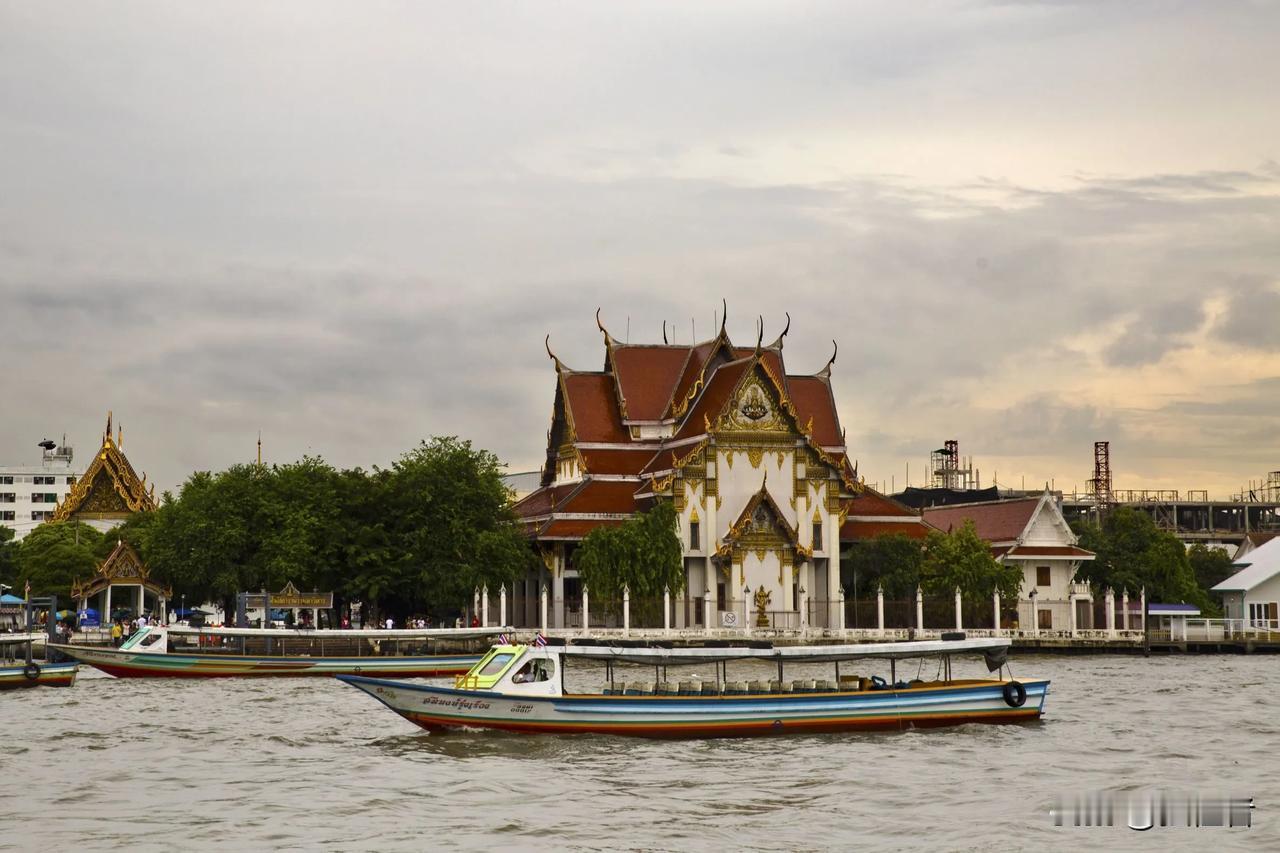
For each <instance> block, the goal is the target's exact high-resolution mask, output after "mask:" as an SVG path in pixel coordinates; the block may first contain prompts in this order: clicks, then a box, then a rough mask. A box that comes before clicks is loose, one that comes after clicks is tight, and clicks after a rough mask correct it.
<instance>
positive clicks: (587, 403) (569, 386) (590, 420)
mask: <svg viewBox="0 0 1280 853" xmlns="http://www.w3.org/2000/svg"><path fill="white" fill-rule="evenodd" d="M564 387H565V391H566V392H567V395H566V396H567V398H568V399H567V400H566V405H567V406H568V407H569V411H570V412H571V413H572V417H573V426H574V429H575V430H576V431H577V435H578V441H600V442H607V441H608V442H629V441H631V434H630V433H629V432H628V431H627V430H625V429H623V426H622V418H621V417H620V415H619V411H618V401H617V398H616V397H615V396H614V389H613V377H612V376H610V375H609V374H607V373H566V374H565V377H564Z"/></svg>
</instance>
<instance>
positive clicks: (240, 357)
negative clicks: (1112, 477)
mask: <svg viewBox="0 0 1280 853" xmlns="http://www.w3.org/2000/svg"><path fill="white" fill-rule="evenodd" d="M1277 43H1280V6H1278V5H1277V4H1276V3H1274V2H1262V0H1258V2H1238V3H1235V2H1215V3H1156V2H1150V3H1145V2H1131V3H1102V2H1099V3H1091V2H1078V3H1054V2H1042V3H1036V2H1026V3H1014V2H993V3H982V2H977V0H968V1H967V2H949V3H917V4H896V3H883V4H877V3H847V2H838V3H806V4H800V5H797V4H782V3H777V4H770V3H750V2H747V3H744V2H734V3H700V4H689V3H655V2H644V3H637V4H618V3H607V4H605V3H591V2H587V3H561V4H554V5H548V4H529V3H492V4H483V5H481V4H456V3H439V4H429V3H359V4H356V3H348V4H326V3H317V2H297V3H272V4H267V5H265V6H264V5H263V4H257V3H244V4H237V3H215V4H197V3H183V4H177V3H151V4H148V3H130V4H126V5H121V4H115V3H100V4H95V3H78V4H74V5H65V4H64V5H58V4H44V3H14V2H8V0H0V359H2V360H0V365H3V367H0V376H3V389H2V390H3V393H2V394H0V399H2V400H3V403H0V411H2V412H3V416H2V417H0V461H3V462H4V463H6V464H21V463H27V462H30V461H33V460H34V459H35V458H36V456H37V455H38V452H39V451H38V449H37V448H36V447H35V443H36V442H37V441H38V440H40V439H41V438H43V437H45V436H46V435H52V436H55V437H60V435H61V434H62V433H63V432H65V433H67V436H68V439H69V440H71V441H72V442H73V443H75V444H77V445H78V447H79V450H80V458H81V459H82V460H83V459H85V457H86V456H87V454H88V453H89V452H90V451H91V450H92V445H93V444H94V443H95V442H96V441H97V439H98V437H99V436H100V432H101V428H102V421H103V420H104V418H105V414H106V411H107V410H108V409H113V410H114V411H115V413H116V417H117V419H118V420H120V421H122V422H123V424H124V426H125V449H126V451H127V452H128V453H129V455H130V457H131V459H132V460H133V461H134V464H135V465H136V466H137V467H139V468H141V469H145V470H146V471H147V472H148V473H149V474H150V475H151V479H152V480H154V481H156V482H157V483H158V484H159V487H161V488H172V487H175V486H176V485H178V484H179V483H180V482H181V481H182V480H183V479H184V478H185V477H186V476H187V474H189V473H190V472H191V471H192V470H194V469H218V468H221V467H224V466H226V465H228V464H231V463H233V462H236V461H245V460H249V459H251V458H252V456H253V453H254V443H255V441H256V438H257V434H258V431H259V430H261V431H262V434H263V442H264V447H265V454H266V456H267V458H268V459H269V460H270V461H289V460H292V459H295V458H297V457H298V456H300V455H301V454H303V453H316V454H320V455H322V456H324V457H325V458H327V459H329V460H330V461H332V462H333V463H335V464H338V465H342V466H354V465H362V466H366V467H368V466H371V465H374V464H382V465H385V464H387V463H389V462H390V461H391V460H392V459H394V458H395V457H396V456H397V455H398V454H399V453H400V452H402V451H403V450H405V449H407V448H408V447H410V446H412V445H413V444H414V443H416V441H418V440H419V439H421V438H424V437H427V436H430V435H432V434H458V435H462V436H465V437H469V438H472V439H473V440H474V441H476V442H477V443H478V444H480V445H482V446H485V447H489V448H491V449H493V450H494V451H496V452H497V453H498V454H499V455H500V456H501V457H502V458H503V459H505V460H507V461H508V462H509V463H510V465H511V468H512V469H513V470H527V469H531V468H536V467H537V466H538V465H539V464H540V463H541V460H542V456H543V445H544V441H545V431H546V428H547V425H548V423H549V414H550V407H551V399H552V392H553V386H554V379H553V373H552V370H551V367H550V364H549V362H548V361H547V359H546V356H545V353H544V352H543V349H542V347H543V343H542V342H543V336H544V335H546V334H547V333H550V334H551V341H552V346H553V348H554V349H555V351H556V353H557V355H559V357H560V358H561V359H562V360H564V361H565V362H566V363H567V364H569V365H571V366H574V367H578V368H581V369H599V367H600V365H601V363H602V361H603V353H602V348H601V340H600V336H599V333H598V332H597V331H596V329H595V321H594V317H593V315H594V313H595V309H596V308H597V306H599V307H602V308H603V316H604V318H605V320H606V322H607V324H608V325H609V327H610V329H611V331H612V332H613V334H614V335H615V336H617V337H619V338H623V337H626V336H627V333H628V327H629V329H630V338H631V340H633V341H640V340H649V341H655V340H660V339H661V324H662V321H663V320H664V319H665V320H667V321H671V322H674V323H675V329H676V331H675V335H676V340H678V341H681V342H684V341H688V340H690V339H691V338H692V336H693V335H694V334H695V333H696V335H697V336H698V337H699V338H702V337H706V336H708V335H709V334H710V333H711V332H712V331H713V329H712V324H713V322H714V315H715V312H716V311H717V310H718V309H719V305H720V300H721V298H722V297H723V298H727V299H728V301H729V324H728V325H729V330H730V333H731V334H732V335H733V336H734V337H735V338H737V339H739V340H741V341H743V342H750V341H751V340H752V339H753V337H754V323H755V317H756V315H757V314H763V315H764V316H765V321H766V335H767V336H768V337H769V338H770V339H771V338H772V337H773V336H775V335H776V334H777V332H778V331H780V329H781V326H782V323H783V321H784V320H783V313H784V311H789V312H790V313H791V316H792V320H793V322H792V327H791V334H790V335H789V336H788V338H787V340H786V351H787V359H788V366H789V368H790V369H791V371H792V372H812V371H816V370H818V369H819V368H821V367H822V365H823V364H824V363H825V362H826V360H827V358H828V357H829V355H830V351H831V340H832V339H833V338H834V339H836V340H838V341H839V344H840V350H839V357H838V360H837V362H836V365H835V369H834V381H835V383H836V390H837V394H838V400H839V403H840V405H841V414H842V418H843V420H844V423H845V426H846V428H847V431H848V442H849V446H850V452H851V454H852V455H853V456H854V457H856V458H857V459H858V460H859V463H860V470H861V472H862V473H864V474H866V475H867V477H868V479H869V480H871V481H877V480H879V481H883V482H884V485H885V486H888V485H889V483H890V480H891V478H892V481H893V484H894V485H896V486H897V487H899V488H900V487H901V486H902V484H903V480H904V479H905V476H906V474H907V466H908V465H910V468H911V476H912V481H913V482H914V483H916V484H919V480H920V477H921V474H922V473H923V468H924V464H923V463H924V461H925V459H926V458H927V455H928V452H929V451H930V450H931V449H932V448H934V447H937V446H939V445H940V444H941V442H942V441H943V440H945V439H948V438H957V439H959V440H960V443H961V449H962V452H964V453H966V454H972V455H973V456H974V457H975V462H976V464H977V465H978V466H979V468H980V469H981V471H982V475H983V480H984V484H985V483H986V482H987V481H989V479H990V477H991V476H992V475H998V476H999V479H1000V482H1001V483H1004V484H1009V485H1018V484H1019V483H1020V482H1021V481H1022V480H1023V479H1025V481H1026V482H1027V484H1028V485H1032V484H1036V483H1040V482H1044V481H1050V480H1052V481H1054V483H1055V485H1057V486H1058V487H1060V488H1062V487H1065V488H1067V489H1070V488H1072V487H1073V486H1081V487H1082V486H1083V484H1084V481H1085V480H1086V479H1087V478H1088V477H1089V476H1090V473H1091V466H1092V442H1093V441H1094V440H1103V439H1105V440H1110V441H1111V442H1112V452H1113V468H1114V470H1115V472H1116V486H1117V487H1118V488H1176V489H1183V490H1185V489H1192V488H1196V489H1200V488H1203V489H1209V490H1210V491H1211V492H1213V493H1215V494H1219V495H1225V494H1227V493H1229V492H1232V491H1236V490H1237V489H1239V488H1240V487H1241V486H1242V485H1244V483H1245V482H1246V481H1247V480H1249V479H1251V478H1255V479H1256V478H1258V477H1260V476H1262V474H1263V473H1264V472H1265V471H1267V470H1270V469H1277V468H1280V430H1277V429H1276V424H1277V420H1278V418H1280V407H1278V405H1277V402H1276V401H1277V400H1278V399H1280V394H1278V393H1277V388H1278V387H1280V165H1278V163H1280V151H1278V150H1277V149H1278V148H1280V142H1278V140H1280V110H1278V109H1276V97H1277V95H1276V89H1275V85H1276V80H1277V79H1280V54H1278V53H1277V51H1276V44H1277Z"/></svg>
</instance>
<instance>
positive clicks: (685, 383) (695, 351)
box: [671, 341, 715, 407]
mask: <svg viewBox="0 0 1280 853" xmlns="http://www.w3.org/2000/svg"><path fill="white" fill-rule="evenodd" d="M714 345H715V341H703V342H702V343H700V344H698V345H697V346H694V347H691V348H690V349H689V360H688V362H686V363H685V366H684V373H683V374H681V376H680V379H679V380H678V381H677V382H676V387H675V390H674V391H673V392H672V394H671V406H672V407H674V406H678V405H680V404H681V403H683V402H684V398H685V397H688V396H689V389H690V388H692V387H693V383H694V382H696V381H697V380H698V377H699V376H700V375H701V374H702V366H703V365H704V364H706V363H707V358H709V357H710V355H711V347H712V346H714Z"/></svg>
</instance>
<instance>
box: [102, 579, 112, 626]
mask: <svg viewBox="0 0 1280 853" xmlns="http://www.w3.org/2000/svg"><path fill="white" fill-rule="evenodd" d="M102 618H103V620H105V621H106V623H107V627H108V628H109V627H111V622H112V619H111V584H107V606H106V610H105V612H103V614H102Z"/></svg>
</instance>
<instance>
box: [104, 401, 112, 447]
mask: <svg viewBox="0 0 1280 853" xmlns="http://www.w3.org/2000/svg"><path fill="white" fill-rule="evenodd" d="M102 443H103V444H110V443H111V410H110V409H107V431H106V432H105V433H104V434H103V436H102Z"/></svg>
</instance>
